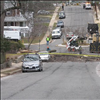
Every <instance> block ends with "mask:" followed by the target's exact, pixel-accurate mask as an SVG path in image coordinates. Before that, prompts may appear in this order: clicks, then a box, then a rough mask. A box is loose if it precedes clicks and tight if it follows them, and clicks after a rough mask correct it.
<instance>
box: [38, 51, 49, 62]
mask: <svg viewBox="0 0 100 100" xmlns="http://www.w3.org/2000/svg"><path fill="white" fill-rule="evenodd" d="M38 54H39V56H40V58H41V60H42V61H48V60H49V59H50V54H49V53H48V51H40V52H38Z"/></svg>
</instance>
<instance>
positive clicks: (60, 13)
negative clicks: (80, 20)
mask: <svg viewBox="0 0 100 100" xmlns="http://www.w3.org/2000/svg"><path fill="white" fill-rule="evenodd" d="M63 18H66V15H65V12H64V11H61V12H59V19H63Z"/></svg>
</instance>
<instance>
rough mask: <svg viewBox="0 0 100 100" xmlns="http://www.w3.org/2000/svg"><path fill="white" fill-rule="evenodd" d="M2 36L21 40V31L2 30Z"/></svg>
mask: <svg viewBox="0 0 100 100" xmlns="http://www.w3.org/2000/svg"><path fill="white" fill-rule="evenodd" d="M4 38H8V39H10V40H21V32H20V31H12V30H10V31H8V30H4Z"/></svg>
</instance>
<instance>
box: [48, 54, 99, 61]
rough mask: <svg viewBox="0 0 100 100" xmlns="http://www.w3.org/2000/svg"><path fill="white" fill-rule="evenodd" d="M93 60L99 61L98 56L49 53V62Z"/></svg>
mask: <svg viewBox="0 0 100 100" xmlns="http://www.w3.org/2000/svg"><path fill="white" fill-rule="evenodd" d="M67 61H72V62H79V61H80V62H88V61H90V62H93V61H100V57H83V56H71V55H70V56H69V55H51V58H50V61H49V62H67Z"/></svg>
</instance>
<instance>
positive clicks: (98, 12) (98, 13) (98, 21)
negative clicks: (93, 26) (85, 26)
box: [94, 6, 100, 23]
mask: <svg viewBox="0 0 100 100" xmlns="http://www.w3.org/2000/svg"><path fill="white" fill-rule="evenodd" d="M97 15H98V20H97V19H96V15H94V22H95V23H100V10H99V8H98V6H97Z"/></svg>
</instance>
